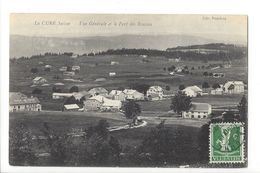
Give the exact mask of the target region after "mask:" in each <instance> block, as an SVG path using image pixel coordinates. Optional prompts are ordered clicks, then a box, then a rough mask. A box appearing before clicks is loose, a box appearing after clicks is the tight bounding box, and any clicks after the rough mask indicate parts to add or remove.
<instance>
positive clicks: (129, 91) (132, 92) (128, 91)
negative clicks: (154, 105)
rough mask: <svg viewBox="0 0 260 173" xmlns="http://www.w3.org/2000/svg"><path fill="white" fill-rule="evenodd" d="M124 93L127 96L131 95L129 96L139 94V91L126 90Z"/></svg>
mask: <svg viewBox="0 0 260 173" xmlns="http://www.w3.org/2000/svg"><path fill="white" fill-rule="evenodd" d="M123 92H124V93H125V94H129V95H131V94H134V93H135V92H137V93H138V91H136V90H133V89H124V91H123Z"/></svg>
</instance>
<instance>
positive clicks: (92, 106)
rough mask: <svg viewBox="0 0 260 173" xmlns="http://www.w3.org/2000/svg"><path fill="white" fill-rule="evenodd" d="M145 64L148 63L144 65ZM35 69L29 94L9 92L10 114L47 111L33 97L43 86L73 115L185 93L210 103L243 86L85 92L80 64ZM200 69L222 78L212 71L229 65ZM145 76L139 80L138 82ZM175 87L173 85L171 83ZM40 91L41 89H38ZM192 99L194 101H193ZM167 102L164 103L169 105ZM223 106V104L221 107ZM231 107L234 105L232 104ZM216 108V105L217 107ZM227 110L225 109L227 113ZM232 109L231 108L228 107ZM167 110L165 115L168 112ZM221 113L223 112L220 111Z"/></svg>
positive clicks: (201, 114)
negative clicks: (68, 84)
mask: <svg viewBox="0 0 260 173" xmlns="http://www.w3.org/2000/svg"><path fill="white" fill-rule="evenodd" d="M78 57H79V55H75V54H73V55H71V56H70V57H69V58H70V59H72V60H74V59H77V58H78ZM140 57H141V60H142V62H146V61H147V62H149V58H147V55H141V56H140ZM168 61H169V63H175V64H177V65H178V64H180V62H181V58H180V57H178V58H172V59H169V60H168ZM119 65H120V62H119V61H111V62H110V66H111V67H112V68H116V67H117V66H119ZM148 65H149V64H148ZM38 66H41V67H42V69H43V71H44V73H45V74H44V73H43V75H42V76H35V75H34V76H35V77H34V78H33V80H32V81H31V84H30V88H32V90H33V91H32V95H25V94H24V93H22V92H12V91H11V92H10V107H9V111H10V112H23V111H51V109H50V110H49V109H48V108H43V107H42V104H41V101H40V100H39V98H37V95H41V90H43V89H44V88H46V87H49V88H52V91H51V92H50V93H49V94H51V96H50V99H51V100H53V101H55V102H60V103H61V104H59V105H60V107H59V108H56V110H59V111H61V112H63V111H73V112H122V106H123V104H124V102H127V101H129V100H132V101H136V102H138V103H140V104H141V105H142V103H144V102H149V103H150V104H151V105H153V103H156V102H160V101H166V102H167V101H168V100H169V101H170V100H171V99H172V98H173V97H174V95H175V94H176V93H178V92H182V93H185V94H186V95H187V96H189V97H191V98H203V97H210V98H211V99H212V100H214V97H218V96H223V97H225V96H228V97H230V96H232V95H234V96H237V95H243V94H245V92H246V91H245V83H244V82H243V81H239V80H226V81H225V82H224V83H217V82H216V83H213V84H212V86H209V84H208V83H207V82H203V83H202V84H201V86H198V85H196V84H194V85H190V86H185V85H184V84H181V83H180V84H177V85H179V86H178V87H177V89H175V90H171V89H170V88H171V87H170V86H169V85H167V86H160V85H145V84H144V85H143V86H142V85H140V86H139V91H138V90H137V89H135V88H130V87H126V88H123V87H117V86H114V88H111V87H109V88H110V90H109V89H107V88H105V87H102V86H99V87H93V88H90V89H89V90H80V89H79V87H78V86H77V85H80V84H81V83H82V82H83V79H81V78H76V77H75V76H76V75H77V74H79V73H80V72H81V69H82V68H86V67H82V66H80V65H73V66H59V67H56V68H57V69H54V68H55V67H53V65H52V64H46V63H43V62H42V61H39V62H38ZM200 68H201V69H203V70H204V72H203V73H202V74H201V75H202V76H203V77H206V78H211V79H214V78H224V77H225V73H223V72H222V73H220V72H215V70H216V69H219V68H224V69H230V68H231V63H230V62H229V63H228V64H224V65H218V64H217V65H211V66H209V67H206V66H205V67H204V65H203V66H201V67H198V69H200ZM38 69H39V67H38V68H31V70H30V72H31V73H32V74H36V75H37V74H38V73H39V72H38ZM205 69H209V70H211V71H213V72H207V71H205ZM163 70H164V71H168V76H169V77H171V76H174V77H176V76H177V77H182V78H184V77H185V76H184V75H187V74H189V73H191V72H189V71H188V67H187V65H183V64H182V65H178V66H174V65H172V66H170V67H168V69H166V67H164V69H163ZM193 70H194V67H190V71H193ZM50 71H57V73H60V74H62V76H63V81H65V82H71V83H73V84H74V85H73V86H72V87H71V88H70V90H69V91H68V92H62V91H61V88H63V87H64V85H65V84H64V82H63V81H61V80H60V79H61V77H60V76H61V75H57V73H56V75H55V76H54V78H55V77H56V78H57V79H56V80H59V82H55V83H50V82H49V81H48V80H47V79H46V77H45V75H46V74H47V75H48V73H50ZM166 73H167V72H166ZM116 76H117V72H111V71H108V78H112V79H114V78H115V77H116ZM142 78H143V79H144V78H145V77H141V79H142ZM106 80H107V79H106V78H105V77H99V78H96V79H95V81H94V82H97V83H102V82H104V81H106ZM175 85H176V84H175ZM39 88H43V89H39ZM194 100H195V99H194ZM169 101H168V102H169ZM212 106H213V109H214V108H216V106H215V105H211V104H210V103H208V102H198V101H194V102H192V107H191V108H190V110H187V111H182V113H181V115H175V116H177V117H182V118H196V119H200V118H210V117H211V116H210V115H211V113H212ZM225 106H227V105H226V104H223V107H225ZM232 106H233V107H234V105H232ZM218 107H219V106H218ZM228 109H229V108H226V110H228ZM230 109H232V107H230ZM170 111H171V110H170V108H169V110H168V112H170ZM223 112H224V111H223Z"/></svg>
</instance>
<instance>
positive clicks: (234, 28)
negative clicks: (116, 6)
mask: <svg viewBox="0 0 260 173" xmlns="http://www.w3.org/2000/svg"><path fill="white" fill-rule="evenodd" d="M10 34H11V35H26V36H44V37H45V36H47V37H90V36H112V35H124V34H141V35H166V34H179V35H192V36H201V37H205V38H209V39H215V40H229V41H233V42H242V43H245V42H247V16H243V15H174V14H170V15H166V14H163V15H158V14H142V15H141V14H50V13H49V14H46V13H34V14H33V13H14V14H11V15H10Z"/></svg>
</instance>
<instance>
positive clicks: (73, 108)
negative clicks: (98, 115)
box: [64, 104, 79, 111]
mask: <svg viewBox="0 0 260 173" xmlns="http://www.w3.org/2000/svg"><path fill="white" fill-rule="evenodd" d="M78 110H79V106H78V105H77V104H68V105H64V111H78Z"/></svg>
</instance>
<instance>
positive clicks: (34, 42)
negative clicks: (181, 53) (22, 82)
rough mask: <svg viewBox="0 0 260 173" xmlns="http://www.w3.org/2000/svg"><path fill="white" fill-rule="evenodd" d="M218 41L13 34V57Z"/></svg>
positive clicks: (152, 47)
mask: <svg viewBox="0 0 260 173" xmlns="http://www.w3.org/2000/svg"><path fill="white" fill-rule="evenodd" d="M212 42H215V41H214V40H212V39H206V38H202V37H197V36H188V35H120V36H96V37H80V38H79V37H76V38H58V37H29V36H19V35H11V36H10V58H13V57H16V58H19V57H21V56H32V55H37V54H43V53H45V52H53V53H59V52H74V53H77V54H83V53H89V52H98V51H105V50H108V49H121V48H130V49H131V48H136V49H140V48H144V49H158V50H165V49H167V48H169V47H176V46H187V45H194V44H207V43H212Z"/></svg>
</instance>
